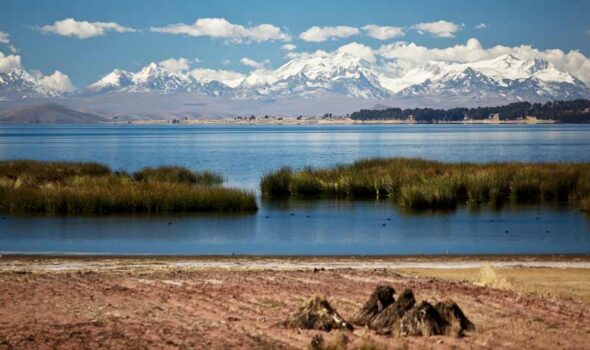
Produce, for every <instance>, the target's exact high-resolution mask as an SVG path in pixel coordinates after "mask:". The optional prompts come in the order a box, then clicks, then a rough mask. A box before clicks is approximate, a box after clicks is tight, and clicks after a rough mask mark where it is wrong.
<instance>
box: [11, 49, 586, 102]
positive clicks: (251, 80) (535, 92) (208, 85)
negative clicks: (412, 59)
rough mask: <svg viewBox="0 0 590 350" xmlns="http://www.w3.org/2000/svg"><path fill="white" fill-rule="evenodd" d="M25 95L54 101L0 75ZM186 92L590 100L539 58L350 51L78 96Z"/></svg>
mask: <svg viewBox="0 0 590 350" xmlns="http://www.w3.org/2000/svg"><path fill="white" fill-rule="evenodd" d="M2 91H20V92H23V93H36V94H38V95H41V96H57V95H59V93H58V92H56V91H51V89H48V88H47V87H45V86H43V85H42V84H40V83H39V81H37V80H36V79H35V78H34V77H32V76H31V75H30V74H28V73H27V72H25V71H22V70H19V71H13V72H11V73H6V74H5V73H0V92H2ZM118 92H125V93H133V92H154V93H158V94H172V93H175V92H182V93H187V94H196V95H205V96H224V97H229V98H232V99H238V100H239V99H258V98H265V97H280V96H288V97H301V98H311V97H316V96H326V95H338V96H349V97H355V98H361V99H375V100H380V99H387V98H421V97H428V98H432V97H434V98H446V97H464V98H470V99H472V100H481V101H482V102H485V101H486V100H498V99H505V100H529V101H539V100H558V99H573V98H588V97H590V88H589V87H588V86H586V84H584V83H583V82H582V81H580V80H579V79H577V78H575V77H574V76H572V75H571V74H569V73H567V72H564V71H561V70H559V69H558V68H556V67H555V66H554V65H553V64H551V63H549V62H548V61H546V60H543V59H540V58H526V59H521V58H518V57H515V56H514V55H512V54H505V55H502V56H498V57H496V58H493V59H486V60H481V61H477V62H470V63H455V62H445V61H431V62H428V63H426V64H422V65H419V66H415V67H413V68H410V69H401V68H400V66H399V65H397V64H396V62H395V61H384V60H382V59H376V58H369V59H367V58H363V57H359V55H355V54H352V53H350V52H336V53H334V54H325V55H295V56H294V57H293V58H292V59H291V60H290V61H289V62H287V63H286V64H284V65H282V66H281V67H279V68H278V69H276V70H266V69H257V70H254V71H253V72H251V73H249V74H247V75H244V77H243V78H242V80H241V82H239V83H237V84H236V82H235V81H233V82H231V83H230V82H228V81H223V79H219V80H215V79H214V78H213V79H212V78H211V77H210V76H209V77H207V78H204V77H200V76H198V75H196V74H193V73H192V72H171V71H168V70H165V69H164V68H162V67H161V66H159V65H158V64H156V63H150V64H149V65H147V66H146V67H144V68H142V69H141V70H139V71H138V72H128V71H124V70H119V69H115V70H114V71H112V72H111V73H109V74H107V75H105V76H104V77H102V78H101V79H100V80H98V81H97V82H95V83H93V84H91V85H89V86H88V87H86V88H84V89H81V90H80V91H78V94H81V95H100V94H107V93H111V94H112V93H118Z"/></svg>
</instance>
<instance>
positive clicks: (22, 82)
mask: <svg viewBox="0 0 590 350" xmlns="http://www.w3.org/2000/svg"><path fill="white" fill-rule="evenodd" d="M0 93H3V94H8V95H17V96H19V97H21V98H26V97H38V96H43V97H56V96H60V95H62V94H63V92H62V91H58V90H56V89H53V88H52V87H51V86H48V85H47V84H45V83H44V82H43V79H39V78H37V77H34V76H33V75H31V74H29V73H28V72H27V71H25V70H23V69H16V70H13V71H10V72H7V73H2V72H0Z"/></svg>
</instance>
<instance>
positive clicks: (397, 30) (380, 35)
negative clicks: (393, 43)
mask: <svg viewBox="0 0 590 350" xmlns="http://www.w3.org/2000/svg"><path fill="white" fill-rule="evenodd" d="M362 29H363V30H364V31H365V33H366V34H367V35H368V36H370V37H371V38H375V39H379V40H388V39H392V38H396V37H400V36H404V35H405V33H404V30H403V28H401V27H392V26H377V25H374V24H369V25H366V26H364V27H363V28H362Z"/></svg>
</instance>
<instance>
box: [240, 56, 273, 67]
mask: <svg viewBox="0 0 590 350" xmlns="http://www.w3.org/2000/svg"><path fill="white" fill-rule="evenodd" d="M240 63H242V64H243V65H245V66H248V67H252V68H255V69H260V68H264V67H266V66H268V65H269V64H270V61H269V60H264V61H260V62H259V61H255V60H253V59H250V58H248V57H243V58H242V59H241V60H240Z"/></svg>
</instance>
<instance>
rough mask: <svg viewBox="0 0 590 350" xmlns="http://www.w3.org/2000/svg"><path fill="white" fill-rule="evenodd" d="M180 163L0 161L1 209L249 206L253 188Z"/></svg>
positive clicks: (95, 211)
mask: <svg viewBox="0 0 590 350" xmlns="http://www.w3.org/2000/svg"><path fill="white" fill-rule="evenodd" d="M222 183H223V179H222V178H221V177H220V176H219V175H216V174H213V173H210V172H194V171H191V170H189V169H186V168H183V167H176V166H164V167H158V168H149V167H148V168H144V169H141V170H139V171H137V172H134V173H127V172H116V171H113V170H111V169H110V168H109V167H107V166H105V165H102V164H98V163H76V162H42V161H32V160H9V161H0V211H2V212H6V213H11V214H27V213H47V214H57V215H99V214H119V213H146V214H172V213H187V212H253V211H256V210H257V204H256V199H255V196H254V194H253V193H250V192H246V191H242V190H238V189H232V188H225V187H222V186H221V185H222Z"/></svg>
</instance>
